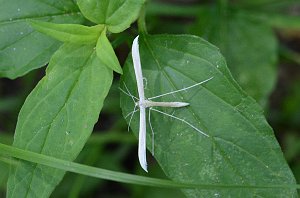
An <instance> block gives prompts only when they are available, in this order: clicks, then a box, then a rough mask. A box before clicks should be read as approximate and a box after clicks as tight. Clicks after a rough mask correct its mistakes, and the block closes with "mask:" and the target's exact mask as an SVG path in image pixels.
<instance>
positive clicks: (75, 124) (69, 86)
mask: <svg viewBox="0 0 300 198" xmlns="http://www.w3.org/2000/svg"><path fill="white" fill-rule="evenodd" d="M111 83H112V70H111V69H109V68H107V67H106V66H105V65H103V64H102V63H101V61H100V60H99V59H98V58H97V56H96V52H95V50H94V46H93V45H82V46H80V45H74V44H64V45H63V46H62V47H61V48H60V49H59V50H58V51H57V52H56V53H55V54H54V56H53V57H52V59H51V61H50V64H49V66H48V68H47V74H46V76H45V77H44V78H43V79H42V80H41V81H40V82H39V84H38V85H37V86H36V88H35V89H34V90H33V91H32V92H31V94H30V95H29V96H28V98H27V99H26V101H25V104H24V105H23V107H22V109H21V112H20V114H19V117H18V122H17V127H16V132H15V138H14V143H13V145H14V146H15V147H18V148H22V149H26V150H29V151H34V152H37V153H42V154H45V155H49V156H55V157H57V158H61V159H65V160H74V159H75V158H76V156H77V155H78V153H79V152H80V151H81V149H82V147H83V146H84V144H85V142H86V141H87V138H88V137H89V136H90V133H91V132H92V130H93V126H94V124H95V123H96V121H97V120H98V116H99V113H100V110H101V108H102V105H103V101H104V99H105V97H106V95H107V93H108V90H109V88H110V86H111ZM63 175H64V171H61V170H57V169H53V168H49V167H46V166H43V165H39V164H33V163H29V162H24V161H19V164H18V166H17V167H16V168H14V169H13V170H12V172H11V173H10V177H9V181H8V190H7V193H8V197H48V196H49V195H50V193H51V192H52V190H53V189H54V188H55V186H56V185H57V184H58V183H59V181H60V180H61V179H62V177H63Z"/></svg>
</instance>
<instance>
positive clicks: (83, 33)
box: [30, 21, 104, 44]
mask: <svg viewBox="0 0 300 198" xmlns="http://www.w3.org/2000/svg"><path fill="white" fill-rule="evenodd" d="M30 24H31V25H32V26H33V27H34V29H36V30H37V31H39V32H41V33H44V34H46V35H49V36H51V37H53V38H55V39H57V40H59V41H62V42H66V43H76V44H95V43H96V42H97V40H98V38H99V36H100V34H101V32H102V31H103V29H104V26H103V25H95V26H91V27H88V26H84V25H79V24H55V23H48V22H43V21H30Z"/></svg>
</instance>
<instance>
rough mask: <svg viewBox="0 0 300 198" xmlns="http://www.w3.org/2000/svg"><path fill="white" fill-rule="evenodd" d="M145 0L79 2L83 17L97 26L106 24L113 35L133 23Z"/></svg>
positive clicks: (92, 0)
mask: <svg viewBox="0 0 300 198" xmlns="http://www.w3.org/2000/svg"><path fill="white" fill-rule="evenodd" d="M144 2H145V0H114V1H111V0H90V1H86V0H78V1H77V3H78V6H79V8H80V10H81V12H82V13H83V15H84V16H85V17H86V18H87V19H89V20H90V21H92V22H94V23H97V24H105V25H107V26H108V30H109V31H111V32H113V33H118V32H122V31H124V30H125V29H127V28H128V27H129V26H130V24H131V23H133V22H134V21H135V20H136V19H137V17H138V14H139V12H140V10H141V8H142V6H143V4H144Z"/></svg>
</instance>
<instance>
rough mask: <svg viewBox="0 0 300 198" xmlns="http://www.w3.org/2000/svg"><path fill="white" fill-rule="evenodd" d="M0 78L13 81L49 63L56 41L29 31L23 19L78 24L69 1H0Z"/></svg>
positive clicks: (75, 13)
mask: <svg viewBox="0 0 300 198" xmlns="http://www.w3.org/2000/svg"><path fill="white" fill-rule="evenodd" d="M0 5H1V6H0V76H1V77H8V78H16V77H19V76H22V75H24V74H25V73H27V72H29V71H31V70H33V69H36V68H39V67H42V66H44V65H45V64H47V63H48V62H49V59H50V57H51V56H52V54H53V53H54V52H55V51H56V50H57V49H58V47H59V46H60V44H61V43H60V42H58V41H56V40H54V39H52V38H49V37H48V36H45V35H43V34H41V33H39V32H36V31H34V30H33V28H32V27H31V26H30V24H29V23H27V22H26V20H27V19H38V20H45V21H51V22H56V23H81V22H83V18H82V16H81V13H80V12H79V11H78V7H77V6H76V4H74V2H73V1H72V0H59V1H58V0H43V1H39V0H22V1H20V0H10V1H6V0H0Z"/></svg>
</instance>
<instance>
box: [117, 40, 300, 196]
mask: <svg viewBox="0 0 300 198" xmlns="http://www.w3.org/2000/svg"><path fill="white" fill-rule="evenodd" d="M139 43H140V54H141V63H142V71H143V75H144V78H145V82H146V84H145V96H146V97H147V98H150V97H153V96H157V95H160V94H164V93H167V92H170V91H174V90H179V89H181V88H185V87H188V86H191V85H194V84H195V83H198V82H200V81H203V80H206V79H208V78H210V77H213V79H211V80H210V81H208V82H206V83H205V84H202V85H201V86H197V87H194V88H191V89H188V90H185V91H183V92H177V93H174V94H171V95H166V96H163V97H160V98H156V99H153V100H154V101H164V102H168V101H170V102H171V101H173V102H174V101H179V102H180V101H181V102H188V103H190V105H189V106H188V107H183V108H177V109H174V108H158V107H156V108H154V109H156V110H159V111H161V112H163V113H168V114H171V115H172V116H176V117H178V118H180V119H183V120H185V122H188V123H189V124H191V125H193V126H194V127H195V128H197V129H198V130H201V131H202V132H204V133H206V134H207V135H208V136H209V137H206V136H205V135H203V134H201V133H200V132H198V131H197V130H195V129H193V128H192V127H191V126H189V125H188V124H187V123H185V122H184V121H182V120H177V119H174V118H172V117H170V116H167V115H163V114H161V113H158V112H157V111H154V110H152V111H151V113H150V114H149V115H151V119H150V122H151V126H152V128H153V132H154V134H155V136H154V153H153V155H154V157H155V158H156V159H157V161H158V163H159V164H160V166H161V167H162V169H163V171H164V172H165V173H166V175H167V176H168V177H170V178H171V179H173V180H175V181H180V182H186V183H206V184H241V185H251V184H252V185H253V184H255V185H266V184H269V185H271V184H295V179H294V177H293V174H292V172H291V171H290V169H289V167H288V165H287V163H286V161H285V159H284V157H283V155H282V152H281V150H280V146H279V144H278V142H277V141H276V139H275V137H274V134H273V131H272V129H271V127H270V126H269V125H268V124H267V122H266V120H265V118H264V116H263V113H262V109H261V108H260V106H259V105H258V104H257V103H256V102H255V101H254V100H253V99H252V98H251V97H249V96H248V95H247V94H246V93H245V92H243V91H242V90H241V88H240V87H239V86H238V84H237V83H236V82H235V80H234V79H233V78H232V76H231V74H230V72H229V70H228V69H227V66H226V62H225V59H224V58H223V57H222V55H221V54H220V52H219V50H218V49H217V48H216V47H215V46H213V45H211V44H209V43H208V42H206V41H204V40H202V39H201V38H199V37H195V36H188V35H178V36H171V35H157V36H148V35H147V36H141V37H140V39H139ZM122 80H123V82H121V88H122V89H123V90H126V87H125V84H126V86H127V87H128V88H129V91H130V92H131V93H132V94H133V95H135V96H137V95H138V94H137V88H136V81H135V76H134V70H133V65H132V60H131V58H128V60H127V62H126V64H125V67H124V75H123V76H122ZM134 106H135V104H134V102H133V101H132V98H131V97H129V96H127V95H126V94H121V108H122V110H123V115H124V116H125V117H126V116H127V115H128V114H129V113H130V112H132V111H133V109H134ZM138 113H139V112H137V113H135V115H134V116H133V118H132V121H131V128H132V130H133V132H134V133H135V134H136V135H137V133H138V131H139V130H138V126H139V114H138ZM149 115H147V120H148V119H149ZM126 120H127V122H129V120H130V116H127V117H126ZM147 135H148V136H147V147H148V149H149V150H152V149H151V148H152V146H151V145H152V141H151V139H152V137H151V130H150V126H149V124H148V126H147ZM136 160H138V159H137V157H136ZM149 171H150V172H151V166H150V169H149ZM184 192H185V194H186V195H187V196H188V197H296V191H295V190H287V189H231V190H217V189H212V190H204V189H203V190H185V191H184Z"/></svg>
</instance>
